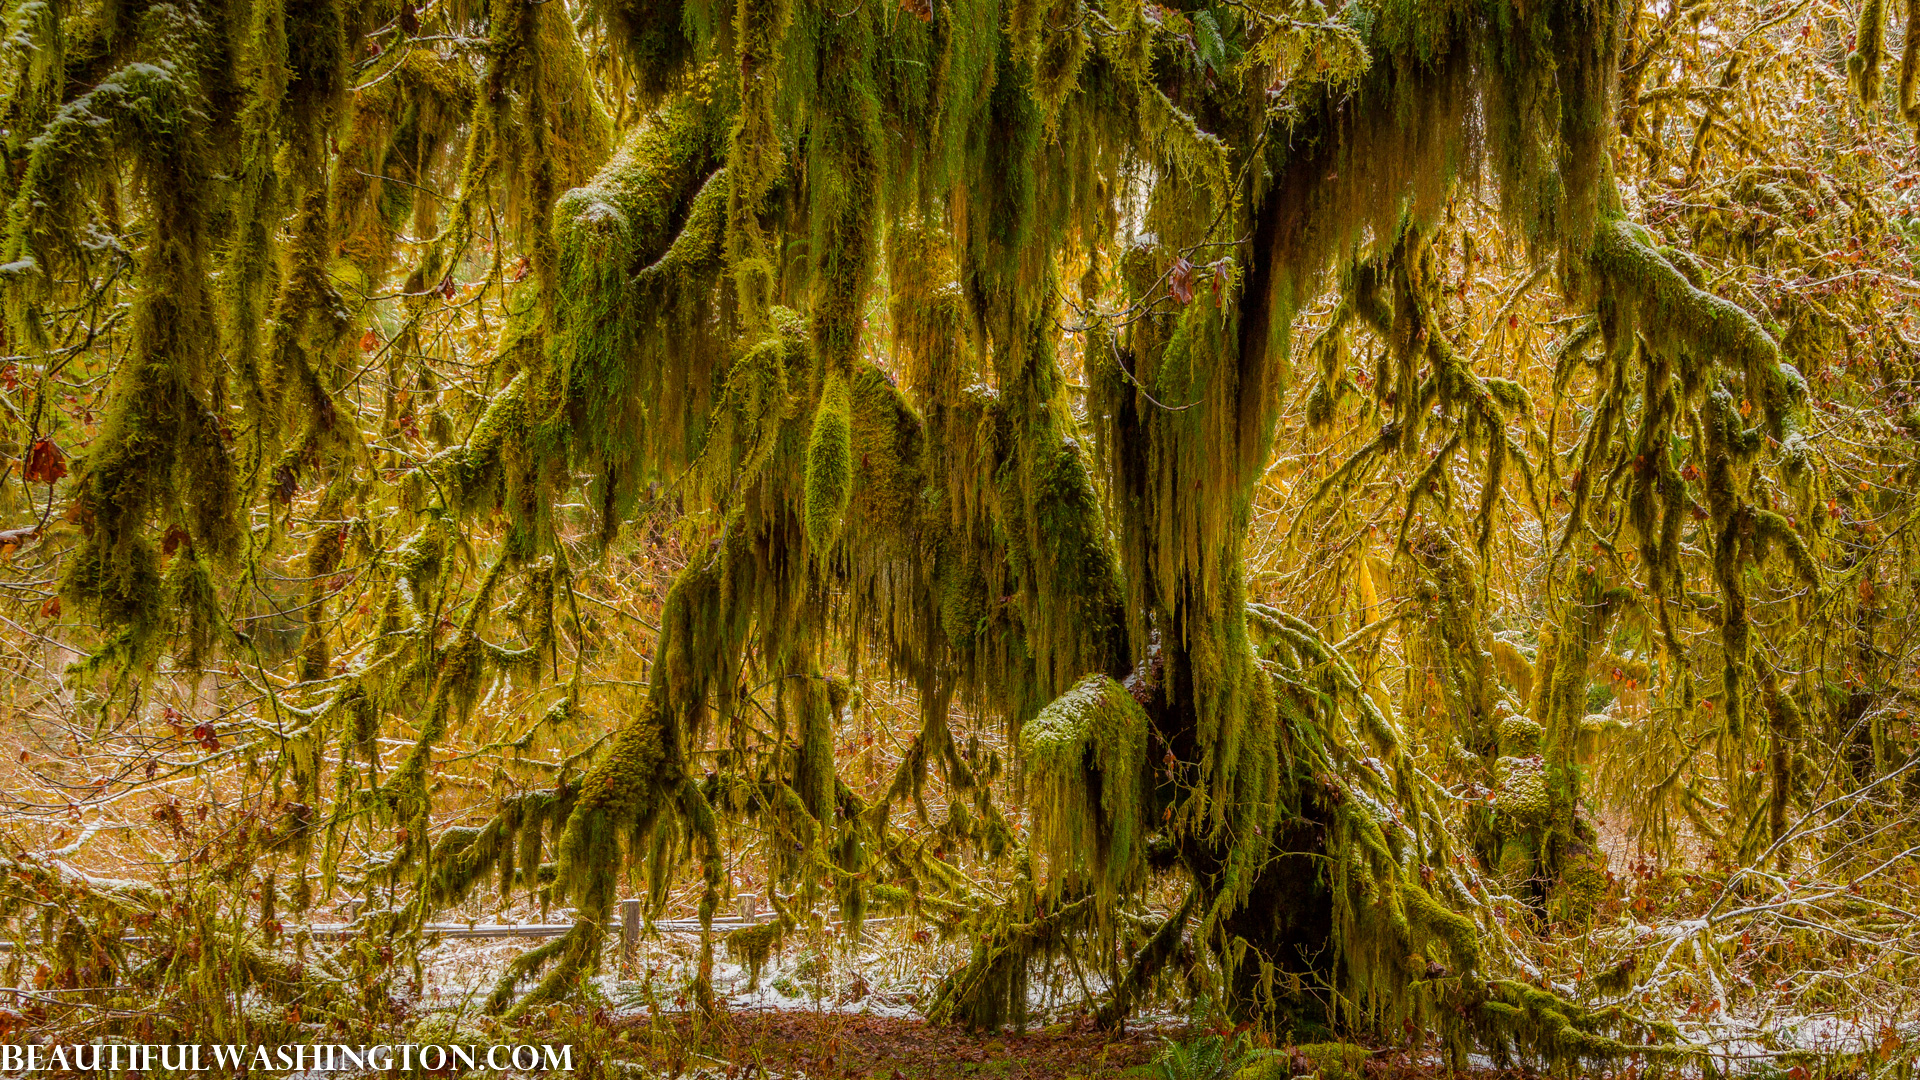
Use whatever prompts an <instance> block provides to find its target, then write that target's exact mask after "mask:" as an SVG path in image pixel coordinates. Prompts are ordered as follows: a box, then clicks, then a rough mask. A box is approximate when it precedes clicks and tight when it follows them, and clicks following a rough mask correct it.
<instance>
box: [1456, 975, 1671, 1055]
mask: <svg viewBox="0 0 1920 1080" xmlns="http://www.w3.org/2000/svg"><path fill="white" fill-rule="evenodd" d="M1472 1017H1473V1026H1474V1028H1475V1030H1476V1033H1477V1034H1478V1035H1479V1036H1480V1040H1481V1042H1482V1044H1483V1045H1486V1046H1488V1047H1489V1048H1490V1049H1492V1050H1494V1051H1495V1052H1496V1054H1498V1055H1499V1057H1500V1058H1501V1059H1502V1060H1506V1059H1509V1058H1510V1057H1511V1056H1514V1055H1516V1054H1517V1055H1521V1056H1524V1057H1528V1058H1531V1059H1533V1060H1538V1061H1550V1062H1559V1063H1565V1064H1568V1065H1576V1064H1580V1063H1588V1064H1599V1063H1602V1062H1609V1061H1618V1060H1620V1059H1621V1058H1625V1057H1630V1056H1633V1055H1642V1056H1645V1057H1650V1058H1655V1059H1664V1060H1674V1059H1679V1058H1684V1057H1686V1056H1688V1054H1689V1051H1688V1050H1686V1049H1684V1048H1682V1047H1681V1046H1679V1045H1678V1039H1677V1035H1678V1033H1677V1032H1676V1031H1675V1029H1674V1028H1673V1026H1672V1025H1671V1024H1658V1023H1648V1022H1646V1021H1642V1020H1638V1019H1635V1018H1634V1017H1631V1016H1629V1015H1628V1014H1626V1013H1625V1012H1623V1011H1622V1010H1620V1009H1618V1008H1608V1009H1597V1010H1590V1009H1585V1008H1582V1007H1580V1006H1579V1005H1576V1004H1574V1003H1573V1002H1570V1001H1568V1000H1567V999H1565V998H1563V997H1561V996H1560V995H1558V994H1555V993H1553V992H1551V991H1548V990H1543V989H1540V988H1539V987H1535V986H1529V985H1527V984H1526V983H1522V982H1515V981H1513V980H1509V979H1494V980H1490V981H1489V982H1488V983H1487V985H1486V997H1485V998H1484V999H1483V1000H1482V1001H1480V1002H1479V1003H1478V1005H1477V1006H1476V1007H1475V1008H1474V1010H1473V1012H1472Z"/></svg>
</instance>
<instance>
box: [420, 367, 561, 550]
mask: <svg viewBox="0 0 1920 1080" xmlns="http://www.w3.org/2000/svg"><path fill="white" fill-rule="evenodd" d="M535 389H536V387H535V382H534V379H533V376H532V374H531V373H529V372H522V373H520V374H519V375H517V376H515V377H514V378H513V379H512V380H511V381H510V382H508V383H507V385H506V386H504V387H502V388H501V389H500V390H498V391H496V392H495V393H494V395H493V397H492V398H490V399H489V400H488V401H487V406H486V408H485V409H484V410H482V412H481V413H480V418H479V419H478V420H477V421H475V422H474V425H473V429H472V430H471V431H469V432H468V433H467V437H466V439H465V441H463V442H462V443H460V444H459V445H456V446H451V447H448V448H447V449H445V450H442V451H441V452H440V453H438V454H436V455H434V456H433V458H432V459H430V460H429V461H427V462H426V463H425V465H424V466H423V468H425V469H426V470H427V471H428V472H429V473H430V474H432V475H433V476H434V478H435V479H436V480H437V481H438V486H439V490H440V491H442V492H444V493H445V495H446V498H447V501H448V502H449V504H450V505H449V507H448V509H450V510H453V511H455V512H457V513H460V514H472V513H475V512H477V511H483V510H490V509H493V508H495V507H504V508H506V509H508V510H509V515H508V517H509V521H510V529H511V532H510V533H509V535H508V537H507V548H508V550H509V551H511V552H512V553H513V555H514V557H515V558H516V559H525V558H527V557H529V556H531V554H532V553H533V552H534V551H535V550H536V549H537V547H538V544H539V539H540V538H541V537H543V536H546V535H548V533H549V532H550V531H551V529H550V523H549V520H548V518H549V501H548V500H547V499H546V498H545V497H544V493H543V490H542V486H541V474H542V468H541V466H542V463H541V462H539V461H537V460H535V458H534V454H535V449H536V448H535V446H534V445H533V442H532V439H533V434H532V433H533V427H534V425H533V422H532V413H533V410H534V409H535V407H536V403H535V402H534V400H533V396H534V393H535Z"/></svg>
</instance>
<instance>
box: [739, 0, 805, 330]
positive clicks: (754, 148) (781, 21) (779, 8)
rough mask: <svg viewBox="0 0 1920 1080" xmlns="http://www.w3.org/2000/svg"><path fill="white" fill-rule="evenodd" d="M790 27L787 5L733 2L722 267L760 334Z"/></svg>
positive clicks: (770, 263) (770, 0)
mask: <svg viewBox="0 0 1920 1080" xmlns="http://www.w3.org/2000/svg"><path fill="white" fill-rule="evenodd" d="M792 20H793V5H792V3H791V0H735V4H734V15H733V32H734V40H735V42H736V44H735V47H734V53H735V66H736V75H737V78H738V79H739V87H738V89H737V91H736V93H737V94H738V96H739V100H740V114H739V119H738V121H737V122H736V123H735V125H734V128H733V132H732V135H731V138H730V140H729V143H728V147H727V190H726V223H727V227H726V240H725V245H726V261H727V266H728V267H729V272H730V273H731V275H732V277H733V281H734V289H735V294H736V295H737V296H738V297H739V300H740V307H741V319H742V322H743V323H744V324H745V325H746V326H747V327H748V328H749V329H757V328H758V327H759V326H760V325H761V322H762V320H763V318H764V316H765V312H766V310H767V308H768V306H769V305H770V304H771V302H772V289H773V281H774V277H775V274H776V270H777V268H776V263H775V256H774V252H773V243H772V238H771V237H769V235H768V230H767V227H766V224H765V223H764V222H763V221H762V219H761V216H762V214H763V213H764V212H765V211H766V210H767V200H768V197H769V196H770V195H771V194H772V193H773V189H774V186H775V185H776V184H777V183H778V182H779V180H780V178H781V176H782V174H783V172H784V170H785V168H786V151H785V149H784V148H783V147H782V146H781V143H780V132H779V129H778V126H777V122H776V119H775V113H774V103H775V98H776V97H777V93H778V90H779V85H778V74H777V69H778V65H779V64H780V62H781V54H782V52H783V47H784V45H785V39H786V34H787V29H788V27H789V25H791V23H792Z"/></svg>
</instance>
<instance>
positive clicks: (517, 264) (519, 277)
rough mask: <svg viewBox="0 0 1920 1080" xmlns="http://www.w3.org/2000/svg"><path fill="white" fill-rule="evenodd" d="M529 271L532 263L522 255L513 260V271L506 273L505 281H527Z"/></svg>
mask: <svg viewBox="0 0 1920 1080" xmlns="http://www.w3.org/2000/svg"><path fill="white" fill-rule="evenodd" d="M531 269H533V263H532V262H531V261H529V260H528V259H527V257H526V256H525V255H522V256H520V257H519V258H518V259H515V260H514V263H513V269H511V270H509V271H507V280H508V281H515V282H519V281H525V280H526V279H527V271H529V270H531Z"/></svg>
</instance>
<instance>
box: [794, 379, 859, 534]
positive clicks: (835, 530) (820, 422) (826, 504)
mask: <svg viewBox="0 0 1920 1080" xmlns="http://www.w3.org/2000/svg"><path fill="white" fill-rule="evenodd" d="M851 409H852V406H851V403H850V401H849V399H848V389H847V378H846V376H844V375H842V374H840V373H838V372H834V373H832V374H829V375H828V376H827V381H826V386H825V387H824V388H823V389H822V390H821V392H820V405H819V407H818V408H817V409H816V410H815V411H814V414H813V430H812V433H811V434H810V435H809V436H808V437H807V474H806V489H805V494H804V496H803V498H804V499H805V506H806V517H805V521H806V530H807V541H808V543H809V544H811V545H812V548H813V550H814V552H816V554H817V556H818V557H821V558H825V557H826V555H827V554H828V552H830V551H831V550H832V548H833V542H834V541H835V540H837V539H838V538H839V536H840V529H841V526H842V524H843V522H844V521H845V518H846V512H847V504H848V502H849V501H850V500H851V499H852V497H853V444H852V432H851V428H852V421H851V417H850V415H849V414H850V412H851Z"/></svg>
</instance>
